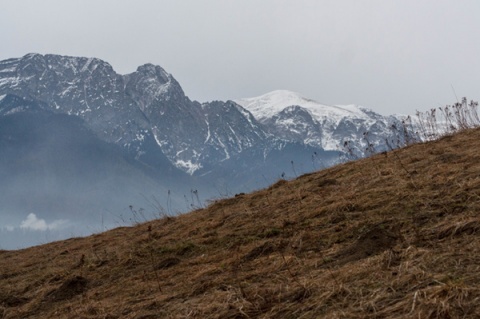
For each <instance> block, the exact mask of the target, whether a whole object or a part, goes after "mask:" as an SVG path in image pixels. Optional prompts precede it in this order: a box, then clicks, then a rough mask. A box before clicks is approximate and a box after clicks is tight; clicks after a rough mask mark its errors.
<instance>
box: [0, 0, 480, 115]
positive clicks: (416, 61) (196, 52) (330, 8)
mask: <svg viewBox="0 0 480 319" xmlns="http://www.w3.org/2000/svg"><path fill="white" fill-rule="evenodd" d="M479 14H480V2H478V1H475V0H471V1H446V0H441V1H409V0H407V1H405V0H403V1H383V0H376V1H373V0H372V1H355V0H348V1H325V0H322V1H318V0H312V1H309V0H295V1H293V0H289V1H285V0H262V1H258V0H257V1H253V0H242V1H240V0H238V1H225V0H202V1H198V0H183V1H178V0H177V1H175V0H163V1H153V0H143V1H135V2H134V1H119V0H115V1H113V0H103V1H93V0H81V1H80V0H75V1H60V0H43V1H36V0H28V1H27V0H24V1H18V0H2V1H1V10H0V46H1V50H0V59H2V60H3V59H7V58H11V57H20V56H23V55H25V54H27V53H29V52H37V53H42V54H46V53H55V54H63V55H72V56H88V57H98V58H101V59H103V60H106V61H108V62H109V63H110V64H112V66H113V68H114V69H115V70H116V71H117V72H119V73H122V74H125V73H130V72H133V71H134V70H136V68H137V66H139V65H142V64H144V63H148V62H150V63H153V64H158V65H161V66H162V67H163V68H164V69H165V70H166V71H167V72H169V73H172V74H173V75H174V76H175V78H176V79H177V80H178V81H179V82H180V84H181V85H182V87H183V89H184V90H185V92H186V94H187V95H188V96H189V97H190V98H191V99H194V100H198V101H201V102H203V101H210V100H228V99H238V98H244V97H252V96H258V95H261V94H264V93H266V92H269V91H272V90H276V89H287V90H292V91H296V92H299V93H301V94H302V95H303V96H305V97H308V98H312V99H315V100H317V101H319V102H322V103H326V104H360V105H363V106H366V107H369V108H371V109H373V110H375V111H377V112H380V113H382V114H392V113H404V114H412V113H414V112H415V110H417V109H418V110H426V109H428V108H432V107H438V106H441V105H445V104H451V103H453V102H455V101H456V96H455V95H457V96H458V98H460V97H461V96H467V97H468V98H469V99H475V100H478V99H479V96H480V94H479V93H480V81H479V79H478V74H480V63H479V58H478V57H479V56H480V37H479V35H478V32H479V30H480V19H479V18H478V17H479Z"/></svg>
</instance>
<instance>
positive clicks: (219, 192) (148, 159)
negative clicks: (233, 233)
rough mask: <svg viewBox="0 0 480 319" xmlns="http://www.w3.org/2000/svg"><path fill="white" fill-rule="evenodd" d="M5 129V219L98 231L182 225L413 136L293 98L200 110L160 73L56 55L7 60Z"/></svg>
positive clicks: (361, 111)
mask: <svg viewBox="0 0 480 319" xmlns="http://www.w3.org/2000/svg"><path fill="white" fill-rule="evenodd" d="M0 121H1V122H0V124H1V125H2V127H0V141H4V143H6V144H5V145H6V146H4V149H2V150H0V153H1V154H2V156H3V157H2V158H3V159H2V162H1V164H2V165H3V167H2V168H0V170H3V171H4V174H6V176H7V178H5V179H3V181H2V182H0V183H1V184H2V185H0V188H1V189H5V191H4V192H3V194H4V195H3V196H4V197H3V198H4V199H5V203H9V205H8V207H7V206H6V204H4V209H8V213H4V214H0V219H1V218H4V216H13V215H15V216H16V219H15V220H13V221H12V220H8V223H9V225H10V224H12V225H13V226H15V227H17V228H18V227H19V226H18V225H19V224H20V223H21V222H22V221H25V218H26V216H29V214H33V213H35V214H41V216H43V218H45V220H46V222H48V220H57V219H65V220H74V219H75V218H73V217H72V216H78V219H80V216H83V215H84V214H86V213H85V212H87V211H88V212H89V214H88V218H87V217H85V218H84V220H92V221H95V223H96V225H98V224H97V223H98V222H97V221H98V220H100V219H102V220H103V215H102V214H103V213H104V212H105V211H108V212H111V211H115V212H118V211H122V212H126V213H129V211H130V210H131V209H130V208H129V207H130V206H132V207H136V209H140V208H145V207H148V208H149V210H150V215H152V214H158V213H159V212H161V213H165V212H167V213H169V214H175V213H177V212H182V211H185V210H189V209H191V208H195V207H200V206H203V205H204V203H205V201H206V200H208V199H211V198H216V197H223V196H231V195H234V194H237V193H242V192H247V191H251V190H254V189H260V188H263V187H266V186H267V185H269V184H271V183H273V182H275V181H277V180H278V179H290V178H294V177H297V176H300V175H302V174H305V173H308V172H311V171H314V170H317V169H320V168H325V167H329V166H331V165H334V164H336V163H338V162H340V161H343V160H344V159H345V158H348V159H350V158H359V157H364V156H369V155H371V154H372V153H373V152H374V151H380V150H386V149H388V148H387V147H386V146H385V139H387V140H394V139H396V140H399V139H400V138H402V137H403V135H401V134H398V132H394V131H392V130H391V127H392V126H394V124H395V123H397V126H398V127H400V126H399V124H398V120H397V119H396V118H394V117H384V116H381V115H379V114H376V113H374V112H373V111H371V110H367V109H365V108H361V107H357V106H325V105H321V104H320V103H317V102H315V101H312V100H308V99H305V98H302V97H301V96H300V95H298V94H296V93H292V92H288V91H275V92H272V93H269V94H266V95H264V96H262V97H258V98H249V99H242V100H239V101H211V102H206V103H200V102H197V101H192V100H190V99H189V98H188V96H187V95H186V94H185V92H184V91H183V89H182V88H181V86H180V84H179V83H178V82H177V81H176V80H175V78H174V77H173V76H172V75H171V74H169V73H167V72H166V71H165V70H164V69H163V68H161V67H160V66H155V65H152V64H144V65H142V66H139V67H138V68H137V70H136V71H135V72H133V73H130V74H126V75H121V74H118V73H116V72H115V71H114V70H113V68H112V66H111V65H110V64H108V63H107V62H105V61H102V60H100V59H96V58H84V57H69V56H60V55H53V54H47V55H41V54H27V55H25V56H23V57H21V58H12V59H8V60H4V61H0ZM21 128H23V129H24V130H23V131H22V130H21ZM14 141H16V142H14ZM397 144H399V143H396V144H395V143H392V145H397ZM373 148H375V149H373ZM17 158H20V159H21V160H20V161H17V162H16V159H17ZM12 163H14V164H12ZM12 165H13V167H14V169H11V168H12ZM23 172H28V174H27V173H23ZM30 181H31V182H30ZM9 185H15V187H10V186H9ZM23 185H25V187H23ZM72 185H77V186H78V188H75V187H76V186H75V187H73V186H72ZM29 194H35V196H31V195H29ZM139 194H140V195H139ZM15 196H17V197H19V198H18V199H16V200H14V198H15ZM20 198H21V199H20ZM112 198H118V199H119V200H113V201H112V200H109V199H112ZM0 199H2V198H0ZM127 202H128V204H127ZM59 203H65V204H62V205H60V204H59ZM112 203H116V205H113V204H112ZM121 207H123V210H122V209H121ZM40 208H41V210H42V211H41V212H40V213H39V212H37V211H36V209H40ZM114 214H118V213H114ZM100 215H102V216H100ZM36 216H37V215H36ZM37 218H39V217H38V216H37ZM102 223H103V222H102ZM4 224H7V221H4ZM13 226H12V227H13ZM72 233H75V232H72Z"/></svg>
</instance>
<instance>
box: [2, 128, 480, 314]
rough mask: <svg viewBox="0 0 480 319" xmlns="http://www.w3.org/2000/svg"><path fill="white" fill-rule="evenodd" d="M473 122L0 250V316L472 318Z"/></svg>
mask: <svg viewBox="0 0 480 319" xmlns="http://www.w3.org/2000/svg"><path fill="white" fill-rule="evenodd" d="M479 141H480V130H478V129H475V130H468V131H464V132H462V133H459V134H456V135H453V136H447V137H444V138H442V139H441V140H439V141H436V142H429V143H425V144H416V145H412V146H409V147H407V148H404V149H400V150H396V151H393V152H388V153H385V154H379V155H376V156H372V157H370V158H367V159H364V160H359V161H355V162H349V163H346V164H343V165H338V166H335V167H332V168H330V169H325V170H322V171H319V172H317V173H313V174H308V175H304V176H301V177H299V178H298V179H295V180H293V181H283V180H282V181H279V182H277V183H276V184H274V185H272V186H271V187H269V188H267V189H264V190H261V191H258V192H254V193H251V194H243V195H238V196H236V197H234V198H230V199H226V200H221V201H217V202H214V203H212V204H211V205H210V206H209V207H208V208H206V209H201V210H197V211H194V212H191V213H189V214H185V215H181V216H178V217H174V218H173V217H166V218H163V219H159V220H155V221H152V222H148V223H145V224H140V225H137V226H135V227H129V228H118V229H114V230H111V231H108V232H105V233H102V234H97V235H93V236H90V237H87V238H75V239H70V240H67V241H62V242H56V243H51V244H47V245H43V246H38V247H33V248H29V249H25V250H21V251H1V252H0V256H1V258H0V269H1V274H0V307H1V308H0V313H1V314H2V316H3V318H19V317H22V318H79V317H82V318H99V317H103V318H120V317H121V318H180V317H192V318H298V317H302V318H322V317H323V318H478V317H479V316H480V307H479V306H478V299H479V298H480V289H479V288H478V287H479V284H480V282H479V278H480V273H479V269H478V264H479V262H480V260H479V257H478V254H477V252H478V249H479V245H478V240H477V239H478V238H477V236H478V235H479V229H480V219H479V217H478V213H477V212H478V210H479V209H480V207H479V203H480V201H478V200H476V198H478V196H479V195H480V180H479V179H478V176H479V175H480V163H479V162H478V154H477V153H478V152H477V149H478V147H479Z"/></svg>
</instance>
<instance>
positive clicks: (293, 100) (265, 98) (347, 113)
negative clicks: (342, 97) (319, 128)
mask: <svg viewBox="0 0 480 319" xmlns="http://www.w3.org/2000/svg"><path fill="white" fill-rule="evenodd" d="M235 102H236V103H237V104H239V105H241V106H242V107H244V108H245V109H247V110H248V111H250V112H251V113H252V114H253V116H255V118H256V119H257V120H259V121H261V122H262V121H265V120H267V119H269V118H272V117H274V116H275V115H277V114H278V113H280V112H282V111H283V110H284V109H285V108H287V107H289V106H300V107H301V108H303V109H306V110H307V111H308V112H309V113H310V114H311V115H312V117H313V118H314V119H316V120H317V121H319V122H323V121H324V120H325V119H326V118H328V119H329V120H333V121H336V122H338V121H340V120H341V119H342V118H345V117H355V118H365V119H366V118H368V116H367V115H366V114H365V113H364V112H363V111H362V110H361V109H360V108H358V107H357V106H355V105H347V106H335V105H325V104H322V103H319V102H317V101H314V100H312V99H308V98H305V97H303V96H302V95H301V94H299V93H296V92H292V91H288V90H276V91H272V92H269V93H266V94H264V95H261V96H257V97H252V98H243V99H239V100H235Z"/></svg>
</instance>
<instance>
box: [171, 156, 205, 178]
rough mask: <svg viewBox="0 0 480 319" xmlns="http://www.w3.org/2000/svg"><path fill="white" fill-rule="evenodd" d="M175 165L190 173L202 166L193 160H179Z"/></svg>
mask: <svg viewBox="0 0 480 319" xmlns="http://www.w3.org/2000/svg"><path fill="white" fill-rule="evenodd" d="M174 165H175V166H176V167H178V168H179V169H181V170H183V171H186V172H187V173H188V174H190V175H193V173H195V171H197V170H199V169H201V168H202V165H201V164H195V163H193V162H192V161H191V160H188V161H184V160H181V159H179V160H177V161H176V162H175V163H174Z"/></svg>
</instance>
